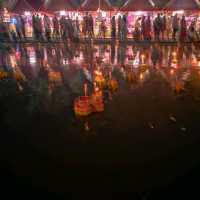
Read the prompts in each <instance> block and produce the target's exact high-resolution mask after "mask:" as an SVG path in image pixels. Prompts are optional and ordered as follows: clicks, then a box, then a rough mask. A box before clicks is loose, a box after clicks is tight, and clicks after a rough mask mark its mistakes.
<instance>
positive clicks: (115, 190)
mask: <svg viewBox="0 0 200 200" xmlns="http://www.w3.org/2000/svg"><path fill="white" fill-rule="evenodd" d="M153 48H154V47H150V46H117V45H116V46H115V45H113V46H109V45H94V46H93V45H81V46H78V45H71V46H64V45H45V46H42V45H31V44H27V45H24V46H13V47H12V48H8V49H6V50H4V51H5V52H3V51H2V52H1V64H2V66H1V71H6V72H9V73H10V72H13V71H14V72H17V73H20V74H21V75H22V76H23V80H15V79H13V78H12V77H11V76H9V77H7V78H5V79H2V80H0V91H1V92H0V108H1V114H0V118H1V136H0V150H1V151H0V152H1V158H2V162H1V168H2V170H1V182H2V187H1V188H2V191H4V192H5V194H6V195H7V197H8V198H10V197H16V196H20V197H21V198H25V199H32V198H33V199H35V198H38V197H42V198H43V199H49V198H53V199H75V198H87V197H88V198H89V197H92V198H93V199H100V198H101V199H102V198H104V199H115V198H116V197H121V198H123V199H127V198H128V196H129V197H130V196H132V199H142V198H144V199H170V198H174V197H176V198H177V199H179V198H180V197H186V196H187V197H188V198H191V195H199V194H198V185H199V184H198V182H199V181H198V179H199V177H200V176H199V169H200V168H199V161H200V157H199V152H200V145H199V143H200V136H199V133H200V128H199V119H200V67H199V64H198V58H199V47H195V46H185V47H184V48H182V47H176V46H157V47H155V48H157V51H158V52H159V60H158V64H157V68H156V69H154V68H153V66H152V65H153V64H152V61H151V57H152V51H153V50H152V49H153ZM174 52H176V56H177V65H176V66H174V65H172V60H173V59H172V58H173V53H174ZM141 55H145V57H144V61H143V62H144V65H143V66H142V67H141V66H140V64H141V62H142V61H141ZM137 57H138V58H139V59H138V60H137ZM133 63H134V64H133ZM137 63H139V64H137ZM99 66H100V67H99ZM95 67H99V68H100V70H102V71H103V72H104V73H108V72H109V71H110V72H111V73H112V77H113V78H115V79H116V80H117V82H118V85H119V89H118V90H117V92H115V93H111V92H109V91H107V90H104V103H105V111H104V112H103V113H98V114H93V115H91V116H89V117H85V118H77V117H76V116H75V115H74V112H73V101H74V98H76V97H77V96H80V95H82V94H83V84H84V83H88V86H89V89H91V87H92V83H91V82H90V80H88V78H87V76H86V75H85V74H84V70H83V68H87V69H88V71H89V72H91V74H92V71H93V70H94V68H95ZM129 73H132V74H134V76H135V81H132V82H130V81H127V75H128V74H129ZM52 74H54V75H55V74H56V77H55V76H53V75H52ZM177 85H181V90H180V91H179V90H178V89H176V88H177ZM86 125H87V126H88V128H86ZM192 199H193V198H192Z"/></svg>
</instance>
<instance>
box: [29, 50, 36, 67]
mask: <svg viewBox="0 0 200 200" xmlns="http://www.w3.org/2000/svg"><path fill="white" fill-rule="evenodd" d="M29 61H30V64H31V65H34V64H36V62H37V60H36V54H35V51H34V49H33V48H31V50H30V52H29Z"/></svg>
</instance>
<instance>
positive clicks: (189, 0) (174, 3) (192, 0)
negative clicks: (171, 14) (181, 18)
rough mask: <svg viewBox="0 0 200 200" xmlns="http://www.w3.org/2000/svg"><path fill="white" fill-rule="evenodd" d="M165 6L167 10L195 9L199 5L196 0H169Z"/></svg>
mask: <svg viewBox="0 0 200 200" xmlns="http://www.w3.org/2000/svg"><path fill="white" fill-rule="evenodd" d="M165 8H166V9H167V10H197V9H200V6H199V4H198V3H197V1H196V0H171V1H170V2H169V3H168V4H167V6H166V7H165Z"/></svg>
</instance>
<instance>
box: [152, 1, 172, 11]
mask: <svg viewBox="0 0 200 200" xmlns="http://www.w3.org/2000/svg"><path fill="white" fill-rule="evenodd" d="M151 1H152V2H153V3H154V5H155V7H156V8H159V9H162V8H165V6H166V5H167V4H168V3H169V2H170V0H151Z"/></svg>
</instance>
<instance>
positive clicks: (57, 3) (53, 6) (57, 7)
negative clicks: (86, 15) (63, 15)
mask: <svg viewBox="0 0 200 200" xmlns="http://www.w3.org/2000/svg"><path fill="white" fill-rule="evenodd" d="M44 10H45V11H50V12H55V11H61V10H66V11H73V10H76V8H74V7H73V6H72V5H71V3H70V0H51V1H49V2H48V3H47V4H45V6H44Z"/></svg>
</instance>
